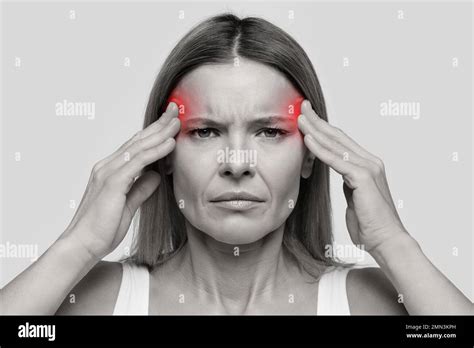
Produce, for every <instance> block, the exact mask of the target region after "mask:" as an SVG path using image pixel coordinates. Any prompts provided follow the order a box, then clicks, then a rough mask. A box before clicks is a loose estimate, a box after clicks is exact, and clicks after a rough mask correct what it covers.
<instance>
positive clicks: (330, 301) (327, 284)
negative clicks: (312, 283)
mask: <svg viewBox="0 0 474 348" xmlns="http://www.w3.org/2000/svg"><path fill="white" fill-rule="evenodd" d="M350 270H351V268H348V267H335V268H334V269H333V270H332V271H329V272H326V273H324V274H323V275H322V276H321V278H320V280H319V288H318V309H317V312H318V313H317V314H318V315H350V314H351V313H350V310H349V300H348V298H347V290H346V278H347V274H348V273H349V271H350Z"/></svg>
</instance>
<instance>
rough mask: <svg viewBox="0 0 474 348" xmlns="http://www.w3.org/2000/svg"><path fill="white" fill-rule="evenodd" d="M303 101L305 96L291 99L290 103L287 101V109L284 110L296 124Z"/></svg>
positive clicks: (284, 113)
mask: <svg viewBox="0 0 474 348" xmlns="http://www.w3.org/2000/svg"><path fill="white" fill-rule="evenodd" d="M303 101H304V97H301V96H298V97H296V98H294V99H293V100H291V101H290V102H289V103H287V105H285V109H284V110H282V113H283V115H287V116H288V117H289V118H290V119H291V120H293V121H294V122H295V124H296V121H297V119H298V116H299V115H300V114H301V103H302V102H303Z"/></svg>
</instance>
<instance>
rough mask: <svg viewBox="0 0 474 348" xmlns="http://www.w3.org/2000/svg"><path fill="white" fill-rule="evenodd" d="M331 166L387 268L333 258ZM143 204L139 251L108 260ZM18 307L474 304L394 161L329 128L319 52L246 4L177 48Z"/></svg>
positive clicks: (8, 303) (26, 284)
mask: <svg viewBox="0 0 474 348" xmlns="http://www.w3.org/2000/svg"><path fill="white" fill-rule="evenodd" d="M329 167H331V168H333V169H334V170H335V171H336V172H338V173H339V174H341V175H342V176H343V179H344V186H343V190H344V194H345V197H346V200H347V203H348V207H347V211H346V222H347V228H348V230H349V233H350V236H351V238H352V241H353V242H354V243H355V244H356V245H358V246H360V247H361V248H363V249H364V250H365V251H367V252H369V253H370V254H371V255H372V256H373V257H374V259H375V260H376V261H377V263H378V264H379V265H380V268H357V267H351V265H348V264H343V263H341V262H339V261H337V260H336V259H334V258H332V257H328V256H327V255H325V253H324V251H325V250H327V247H330V246H331V242H332V232H331V224H330V199H329ZM140 174H142V175H140ZM139 175H140V176H139ZM137 176H139V178H138V179H137V180H136V181H135V178H136V177H137ZM139 207H140V221H139V229H138V234H137V236H136V237H137V238H136V240H135V244H134V252H133V254H132V256H131V257H130V258H129V259H128V260H125V262H123V263H119V262H103V261H100V260H101V259H102V258H103V257H104V256H106V255H107V254H109V253H110V252H111V251H113V250H114V249H115V248H116V247H117V246H118V245H119V243H120V242H121V241H122V240H123V238H124V236H125V234H126V232H127V230H128V228H129V226H130V223H131V220H132V217H133V216H134V214H135V212H136V211H137V209H138V208H139ZM2 301H3V311H4V312H5V313H7V314H8V313H15V314H55V313H56V314H407V313H409V314H466V313H469V312H470V311H471V309H472V304H471V303H470V301H469V300H468V299H467V298H466V297H465V296H463V294H462V293H461V292H460V291H459V290H458V289H457V288H456V287H455V286H454V285H453V284H452V283H451V282H450V281H449V280H448V279H447V278H446V277H444V276H443V275H442V274H441V273H440V272H439V271H438V270H437V269H436V268H435V267H434V266H433V265H432V264H431V263H430V261H429V260H428V259H427V258H426V256H425V255H424V254H423V252H422V251H421V249H420V247H419V245H418V244H417V242H416V241H415V240H414V239H413V238H412V237H411V236H410V235H409V233H408V232H407V231H406V230H405V228H404V226H403V224H402V222H401V221H400V218H399V216H398V214H397V211H396V208H395V206H394V204H393V201H392V198H391V196H390V191H389V188H388V184H387V181H386V178H385V173H384V166H383V163H382V161H381V160H380V159H379V158H377V157H376V156H374V155H372V154H371V153H369V152H368V151H366V150H365V149H363V148H361V147H360V146H359V145H358V144H357V143H355V142H354V141H353V140H352V139H351V138H349V137H348V136H347V135H346V134H345V133H343V132H342V131H341V130H340V129H337V128H335V127H333V126H331V125H329V123H327V116H326V109H325V104H324V98H323V93H322V90H321V87H320V85H319V82H318V79H317V76H316V73H315V71H314V69H313V67H312V64H311V62H310V60H309V58H308V57H307V55H306V54H305V52H304V51H303V49H302V48H301V47H300V46H299V45H298V44H297V43H296V41H295V40H293V39H292V38H291V37H290V36H289V35H288V34H286V33H285V32H283V31H282V30H281V29H279V28H277V27H275V26H274V25H272V24H270V23H269V22H267V21H264V20H262V19H258V18H245V19H242V20H241V19H238V18H237V17H235V16H233V15H231V14H224V15H220V16H216V17H213V18H211V19H209V20H207V21H205V22H203V23H201V24H200V25H198V26H197V27H195V28H194V29H193V30H191V31H190V32H189V33H188V34H187V35H186V36H185V37H184V38H183V39H182V40H181V41H180V42H179V43H178V44H177V46H176V47H175V48H174V49H173V51H172V52H171V54H170V55H169V57H168V59H167V60H166V61H165V63H164V66H163V67H162V70H161V72H160V73H159V75H158V77H157V80H156V83H155V85H154V87H153V90H152V92H151V95H150V100H149V103H148V107H147V110H146V115H145V122H144V129H143V130H142V131H140V132H138V133H137V134H135V136H134V137H133V138H131V139H130V140H129V141H128V142H127V143H125V144H124V145H122V146H121V147H120V148H119V149H118V150H117V151H116V152H115V153H113V154H112V155H110V156H109V157H107V158H105V159H103V160H101V161H100V162H98V163H97V164H96V165H95V166H94V168H93V170H92V174H91V177H90V181H89V183H88V186H87V189H86V192H85V194H84V197H83V199H82V201H81V204H80V206H79V208H78V211H77V213H76V215H75V216H74V218H73V220H72V222H71V223H70V225H69V226H68V227H67V229H66V230H65V232H64V233H63V234H62V235H61V236H60V238H59V239H58V240H57V241H56V242H55V243H54V244H53V245H52V246H51V247H50V248H49V249H48V250H47V251H46V252H45V253H44V254H43V255H42V256H41V258H40V259H39V260H38V261H37V262H36V263H35V264H33V265H32V266H30V267H29V268H28V269H26V270H25V271H24V272H23V273H21V274H20V275H19V276H17V277H16V278H15V279H14V280H13V281H12V282H10V283H9V284H8V285H7V286H6V287H5V288H4V289H2Z"/></svg>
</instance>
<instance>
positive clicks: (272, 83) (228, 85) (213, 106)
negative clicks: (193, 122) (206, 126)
mask: <svg viewBox="0 0 474 348" xmlns="http://www.w3.org/2000/svg"><path fill="white" fill-rule="evenodd" d="M173 94H174V95H175V96H178V97H179V98H180V99H181V100H182V102H183V104H185V105H186V108H187V114H188V116H192V115H197V114H199V115H203V114H205V115H219V116H221V117H226V116H239V117H249V116H251V115H256V114H260V113H262V114H263V113H282V112H283V113H285V110H287V108H288V105H290V104H293V103H294V101H295V100H296V99H297V98H298V97H300V94H299V93H298V92H297V90H296V89H295V88H294V86H293V85H292V84H291V83H290V81H289V80H288V79H287V78H286V77H285V76H284V75H283V74H282V73H281V72H279V71H278V70H276V69H274V68H272V67H270V66H267V65H264V64H261V63H258V62H255V61H251V60H247V59H239V64H238V65H234V64H232V63H230V64H212V65H204V66H200V67H198V68H197V69H195V70H193V71H192V72H190V73H189V74H187V75H186V76H185V77H184V78H183V79H182V80H181V82H180V83H179V85H178V86H177V88H176V89H175V91H174V92H173Z"/></svg>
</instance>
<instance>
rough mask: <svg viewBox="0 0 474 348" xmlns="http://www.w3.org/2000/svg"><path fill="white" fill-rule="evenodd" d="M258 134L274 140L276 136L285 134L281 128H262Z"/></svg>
mask: <svg viewBox="0 0 474 348" xmlns="http://www.w3.org/2000/svg"><path fill="white" fill-rule="evenodd" d="M260 133H264V134H265V137H266V138H276V137H277V135H284V134H286V133H287V132H286V131H285V130H283V129H281V128H264V129H263V130H262V131H261V132H260ZM260 133H259V134H260Z"/></svg>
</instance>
